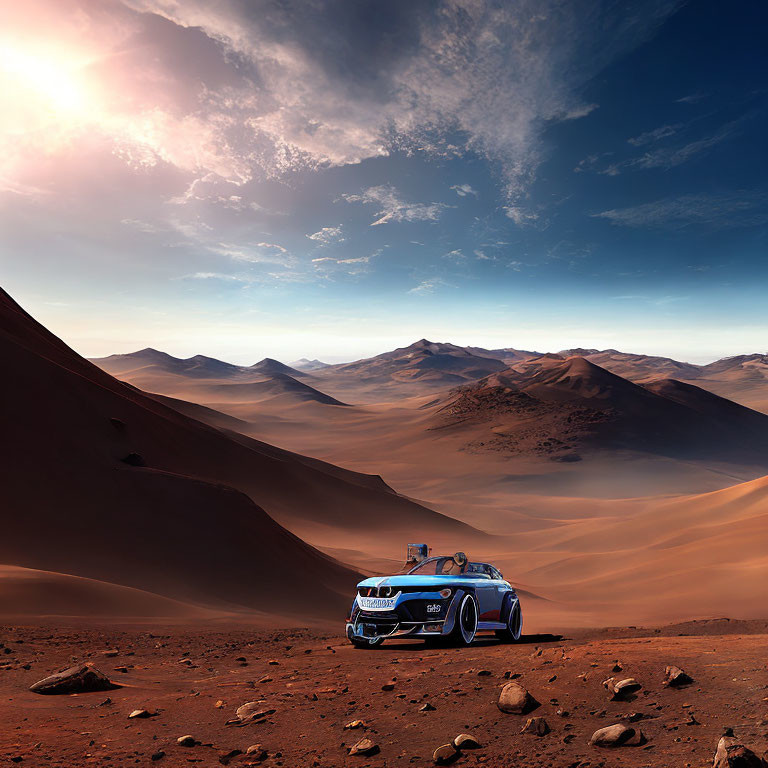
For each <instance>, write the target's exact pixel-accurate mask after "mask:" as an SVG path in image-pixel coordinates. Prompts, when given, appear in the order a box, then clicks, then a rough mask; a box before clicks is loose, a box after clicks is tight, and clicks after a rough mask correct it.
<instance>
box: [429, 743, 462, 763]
mask: <svg viewBox="0 0 768 768" xmlns="http://www.w3.org/2000/svg"><path fill="white" fill-rule="evenodd" d="M459 754H460V753H459V751H458V750H457V749H456V747H454V746H453V744H442V745H441V746H439V747H438V748H437V749H436V750H435V751H434V752H433V753H432V759H433V760H434V761H435V765H449V764H450V763H452V762H453V761H454V760H455V759H456V758H457V757H458V756H459Z"/></svg>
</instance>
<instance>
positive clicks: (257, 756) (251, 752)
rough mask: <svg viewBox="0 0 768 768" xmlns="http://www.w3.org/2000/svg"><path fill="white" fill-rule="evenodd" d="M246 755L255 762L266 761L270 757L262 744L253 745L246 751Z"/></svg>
mask: <svg viewBox="0 0 768 768" xmlns="http://www.w3.org/2000/svg"><path fill="white" fill-rule="evenodd" d="M245 754H246V755H248V756H249V757H251V758H252V759H254V760H258V761H261V760H266V759H267V757H268V753H267V750H266V749H264V747H262V746H261V744H251V746H250V747H248V749H246V750H245Z"/></svg>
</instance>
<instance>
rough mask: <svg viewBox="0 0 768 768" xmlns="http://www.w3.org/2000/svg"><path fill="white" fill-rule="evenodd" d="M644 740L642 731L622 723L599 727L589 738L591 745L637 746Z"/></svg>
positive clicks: (643, 742)
mask: <svg viewBox="0 0 768 768" xmlns="http://www.w3.org/2000/svg"><path fill="white" fill-rule="evenodd" d="M645 742H646V739H645V736H643V733H642V731H640V730H637V729H635V728H632V727H630V726H628V725H624V724H623V723H616V724H615V725H609V726H607V727H605V728H600V729H599V730H597V731H595V732H594V733H593V734H592V738H591V739H590V740H589V743H590V744H591V745H592V746H593V747H639V746H641V745H642V744H645Z"/></svg>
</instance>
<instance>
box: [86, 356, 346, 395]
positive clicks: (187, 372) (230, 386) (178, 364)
mask: <svg viewBox="0 0 768 768" xmlns="http://www.w3.org/2000/svg"><path fill="white" fill-rule="evenodd" d="M91 362H93V363H94V364H96V365H98V366H99V368H101V369H102V370H104V371H106V372H107V373H111V374H112V375H113V376H116V377H117V378H119V379H121V380H123V381H126V382H129V383H130V384H133V385H134V386H136V387H139V388H140V389H142V390H144V391H146V392H156V393H158V394H162V395H166V396H168V397H175V398H181V399H184V400H192V401H194V402H204V403H208V402H213V403H217V402H224V403H241V402H261V401H264V400H267V399H274V398H279V403H281V404H287V405H290V404H292V403H305V402H315V403H321V404H323V405H344V403H342V402H341V401H339V400H337V399H336V398H334V397H331V396H330V395H327V394H326V393H325V392H321V391H320V390H318V389H316V388H315V387H312V386H310V385H309V384H307V383H305V382H303V381H299V380H298V379H297V378H294V374H295V376H298V377H300V378H309V379H312V377H311V375H310V374H307V373H303V372H302V371H298V370H294V369H293V368H291V367H290V366H287V365H285V364H283V363H281V362H279V361H278V360H273V359H272V358H265V359H264V360H262V361H260V362H258V363H256V364H255V365H252V366H249V367H245V366H237V365H232V364H231V363H225V362H223V361H221V360H216V359H214V358H211V357H205V356H204V355H195V357H190V358H187V359H181V358H177V357H173V356H172V355H169V354H167V353H165V352H160V351H158V350H156V349H143V350H141V351H139V352H131V353H129V354H126V355H110V356H109V357H102V358H97V359H94V360H92V361H91Z"/></svg>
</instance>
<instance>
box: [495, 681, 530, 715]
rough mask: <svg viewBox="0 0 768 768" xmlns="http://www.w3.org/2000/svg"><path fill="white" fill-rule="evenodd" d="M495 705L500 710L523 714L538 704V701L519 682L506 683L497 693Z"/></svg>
mask: <svg viewBox="0 0 768 768" xmlns="http://www.w3.org/2000/svg"><path fill="white" fill-rule="evenodd" d="M497 706H498V707H499V709H500V710H501V711H502V712H506V713H508V714H513V715H525V714H527V713H528V712H530V711H531V710H534V709H536V707H538V706H539V702H538V701H536V699H534V698H533V696H531V694H530V693H528V691H527V690H526V689H525V688H523V686H522V685H520V683H507V684H506V685H505V686H504V687H503V688H502V689H501V693H500V694H499V701H498V703H497Z"/></svg>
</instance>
